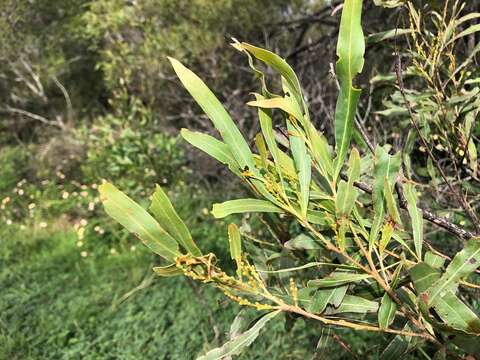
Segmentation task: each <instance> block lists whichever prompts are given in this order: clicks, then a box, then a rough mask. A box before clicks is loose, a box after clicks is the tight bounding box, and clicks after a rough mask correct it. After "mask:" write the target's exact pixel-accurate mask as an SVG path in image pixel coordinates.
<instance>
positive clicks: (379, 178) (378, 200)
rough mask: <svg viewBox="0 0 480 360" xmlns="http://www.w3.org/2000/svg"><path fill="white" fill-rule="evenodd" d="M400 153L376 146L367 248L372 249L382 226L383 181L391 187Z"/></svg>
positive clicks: (399, 164)
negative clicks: (371, 219)
mask: <svg viewBox="0 0 480 360" xmlns="http://www.w3.org/2000/svg"><path fill="white" fill-rule="evenodd" d="M401 162H402V159H401V154H400V153H399V152H398V153H396V154H395V155H393V156H392V155H390V154H389V153H388V148H387V147H386V146H384V147H380V146H377V148H376V150H375V163H374V168H373V175H374V177H375V182H374V185H373V194H372V197H373V204H374V210H375V216H374V221H373V224H372V227H371V229H370V237H369V248H370V249H372V247H373V244H375V242H376V241H377V237H378V233H379V231H380V228H381V227H382V226H381V225H382V222H383V218H384V213H385V206H384V202H385V201H384V199H385V195H384V194H385V190H386V189H385V181H387V182H388V183H389V184H390V188H393V184H395V180H396V177H397V173H398V171H399V170H400V166H401Z"/></svg>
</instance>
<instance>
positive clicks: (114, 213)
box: [98, 183, 181, 261]
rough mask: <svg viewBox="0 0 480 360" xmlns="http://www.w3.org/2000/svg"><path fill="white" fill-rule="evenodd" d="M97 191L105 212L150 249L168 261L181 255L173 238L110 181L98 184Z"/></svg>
mask: <svg viewBox="0 0 480 360" xmlns="http://www.w3.org/2000/svg"><path fill="white" fill-rule="evenodd" d="M98 191H99V192H100V197H101V200H102V202H103V205H104V206H105V211H106V212H107V214H108V215H110V216H111V217H112V218H113V219H115V220H116V221H118V222H119V223H120V224H121V225H122V226H123V227H125V228H126V229H127V230H128V231H130V232H131V233H133V234H135V235H136V236H137V237H138V238H139V239H140V240H142V242H143V243H144V244H145V245H146V246H147V247H148V248H150V250H152V251H153V252H154V253H156V254H158V255H160V256H162V257H163V258H165V259H167V260H170V261H175V258H176V257H177V256H179V255H181V253H180V252H179V250H178V243H177V242H176V241H175V239H174V238H173V237H171V236H170V235H169V234H168V233H167V232H166V231H165V230H164V229H163V228H162V227H161V226H160V224H159V223H158V222H157V221H156V220H155V219H154V218H153V217H152V216H151V215H150V214H149V213H148V212H147V211H146V210H145V209H144V208H142V207H141V206H140V205H138V204H137V203H136V202H135V201H133V200H132V199H130V198H129V197H128V196H127V195H125V194H124V193H123V192H121V191H120V190H118V189H117V188H116V187H115V186H113V185H112V184H110V183H105V184H102V185H100V187H99V189H98Z"/></svg>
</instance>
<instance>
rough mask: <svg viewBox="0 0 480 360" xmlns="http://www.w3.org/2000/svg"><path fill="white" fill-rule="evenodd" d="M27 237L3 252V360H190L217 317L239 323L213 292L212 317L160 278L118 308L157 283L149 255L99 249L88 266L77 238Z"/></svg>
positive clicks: (7, 243) (183, 289)
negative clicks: (146, 282) (146, 281)
mask: <svg viewBox="0 0 480 360" xmlns="http://www.w3.org/2000/svg"><path fill="white" fill-rule="evenodd" d="M12 235H13V234H12ZM23 235H24V236H25V239H23V240H21V239H17V238H16V237H20V236H14V237H12V238H3V239H2V242H1V243H2V245H1V246H0V249H1V254H2V259H1V272H0V288H1V289H2V295H1V300H0V344H2V346H0V358H2V359H3V358H9V359H30V358H31V359H39V358H49V359H73V358H82V359H97V358H102V359H104V358H116V359H117V358H118V359H140V358H151V357H152V356H153V357H154V358H156V359H163V358H164V359H167V358H170V359H172V358H173V359H188V358H192V357H193V356H194V355H196V354H197V353H198V352H200V351H202V350H203V344H205V343H207V342H208V339H212V338H213V337H214V332H213V330H212V328H211V325H210V323H209V315H212V316H215V319H216V322H218V323H219V324H222V323H223V324H225V325H227V324H228V323H229V321H230V320H231V319H232V318H233V316H234V315H233V312H232V310H231V309H227V311H225V309H221V308H220V306H219V305H218V302H217V299H220V294H218V293H217V292H215V291H213V289H208V288H207V289H204V291H203V293H202V296H201V298H204V299H208V302H209V307H210V309H204V307H203V306H201V303H199V302H198V301H197V299H198V298H199V296H197V294H196V293H195V292H194V291H193V290H192V288H191V287H190V286H189V285H188V284H187V283H186V280H184V279H182V278H171V279H158V278H153V282H152V284H151V285H150V286H148V287H147V288H146V289H143V290H139V291H137V292H136V293H134V294H133V295H132V296H130V297H129V298H127V299H126V300H125V301H123V302H122V303H120V304H117V303H118V302H119V300H120V298H121V297H122V295H124V294H125V293H127V292H128V291H130V290H131V289H132V288H134V287H136V286H137V285H139V284H140V283H141V282H142V280H144V279H145V278H146V277H147V278H148V277H150V274H151V270H150V268H151V264H152V260H153V257H152V256H151V255H150V254H149V253H148V252H147V251H143V250H137V251H135V252H131V251H128V252H125V253H120V254H118V255H114V256H112V255H110V254H109V253H108V251H107V249H106V248H105V249H103V248H102V247H101V246H99V248H100V250H99V251H98V252H97V253H95V254H94V255H91V256H89V257H87V258H82V257H81V256H80V251H79V249H78V248H77V247H76V245H75V240H76V237H75V234H74V233H71V232H57V233H53V234H49V233H44V234H40V235H39V236H36V237H32V236H31V234H30V236H28V234H23ZM137 249H138V248H137ZM207 310H208V311H207ZM210 312H211V314H210ZM219 330H220V331H225V330H226V329H223V328H222V329H219ZM140 354H141V355H140Z"/></svg>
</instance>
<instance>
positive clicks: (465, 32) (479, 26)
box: [453, 24, 480, 41]
mask: <svg viewBox="0 0 480 360" xmlns="http://www.w3.org/2000/svg"><path fill="white" fill-rule="evenodd" d="M478 31H480V24H475V25H472V26H470V27H468V28H467V29H465V30H463V31H462V32H461V33H460V34H458V35H457V36H455V38H454V39H453V41H456V40H458V39H460V38H462V37H464V36H467V35H470V34H473V33H476V32H478Z"/></svg>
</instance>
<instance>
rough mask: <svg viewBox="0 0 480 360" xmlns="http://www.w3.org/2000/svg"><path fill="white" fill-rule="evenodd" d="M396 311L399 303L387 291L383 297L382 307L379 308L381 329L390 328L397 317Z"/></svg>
mask: <svg viewBox="0 0 480 360" xmlns="http://www.w3.org/2000/svg"><path fill="white" fill-rule="evenodd" d="M396 311H397V304H396V303H395V302H394V301H393V300H392V298H391V297H390V296H389V295H388V294H387V293H385V294H384V295H383V297H382V301H381V303H380V308H379V309H378V325H379V326H380V328H381V329H388V327H389V326H390V325H391V323H392V322H393V320H394V319H395V313H396Z"/></svg>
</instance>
